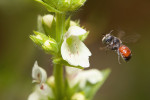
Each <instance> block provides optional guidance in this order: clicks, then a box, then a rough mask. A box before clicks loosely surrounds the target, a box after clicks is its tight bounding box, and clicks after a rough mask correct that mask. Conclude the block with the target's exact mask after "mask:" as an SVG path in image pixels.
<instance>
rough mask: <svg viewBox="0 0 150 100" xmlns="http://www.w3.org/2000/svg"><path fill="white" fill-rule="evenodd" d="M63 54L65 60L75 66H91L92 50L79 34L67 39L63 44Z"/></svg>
mask: <svg viewBox="0 0 150 100" xmlns="http://www.w3.org/2000/svg"><path fill="white" fill-rule="evenodd" d="M61 54H62V57H63V59H64V60H66V61H67V62H68V63H69V64H71V65H74V66H82V67H84V68H86V67H89V56H91V52H90V51H89V49H88V48H87V47H86V46H85V44H84V43H83V42H82V41H80V40H79V38H78V37H77V36H71V37H69V38H67V40H66V39H65V40H64V42H63V43H62V46H61Z"/></svg>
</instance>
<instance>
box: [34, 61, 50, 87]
mask: <svg viewBox="0 0 150 100" xmlns="http://www.w3.org/2000/svg"><path fill="white" fill-rule="evenodd" d="M32 78H33V82H37V83H38V84H39V85H40V87H42V85H43V83H45V82H46V79H47V74H46V71H45V70H44V69H43V68H41V67H39V66H38V63H37V61H35V63H34V66H33V68H32Z"/></svg>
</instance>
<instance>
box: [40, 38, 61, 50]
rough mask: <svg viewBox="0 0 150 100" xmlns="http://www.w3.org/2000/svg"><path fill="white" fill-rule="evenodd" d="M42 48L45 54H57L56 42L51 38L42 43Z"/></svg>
mask: <svg viewBox="0 0 150 100" xmlns="http://www.w3.org/2000/svg"><path fill="white" fill-rule="evenodd" d="M42 48H43V49H44V50H45V51H46V52H47V53H57V52H58V45H57V43H56V41H55V40H54V39H52V38H49V39H48V40H46V41H45V42H44V44H43V45H42Z"/></svg>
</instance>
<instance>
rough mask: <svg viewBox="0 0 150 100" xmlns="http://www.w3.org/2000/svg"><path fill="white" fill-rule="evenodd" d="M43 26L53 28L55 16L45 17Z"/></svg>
mask: <svg viewBox="0 0 150 100" xmlns="http://www.w3.org/2000/svg"><path fill="white" fill-rule="evenodd" d="M42 19H43V24H45V25H47V26H48V27H49V28H51V25H52V22H53V19H54V16H53V15H50V14H49V15H45V16H43V18H42Z"/></svg>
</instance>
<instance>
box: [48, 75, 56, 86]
mask: <svg viewBox="0 0 150 100" xmlns="http://www.w3.org/2000/svg"><path fill="white" fill-rule="evenodd" d="M47 83H48V84H49V85H50V86H51V87H52V88H53V87H54V86H55V78H54V76H50V77H49V78H48V79H47Z"/></svg>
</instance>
